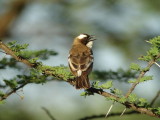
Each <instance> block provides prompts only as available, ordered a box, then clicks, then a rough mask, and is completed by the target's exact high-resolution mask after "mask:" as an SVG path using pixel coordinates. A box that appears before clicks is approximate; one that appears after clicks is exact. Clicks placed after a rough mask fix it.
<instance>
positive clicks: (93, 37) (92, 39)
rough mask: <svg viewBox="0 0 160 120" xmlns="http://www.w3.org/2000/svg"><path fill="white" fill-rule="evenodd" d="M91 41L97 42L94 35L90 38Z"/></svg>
mask: <svg viewBox="0 0 160 120" xmlns="http://www.w3.org/2000/svg"><path fill="white" fill-rule="evenodd" d="M89 39H90V40H89V41H94V40H97V39H96V38H95V36H94V35H90V38H89Z"/></svg>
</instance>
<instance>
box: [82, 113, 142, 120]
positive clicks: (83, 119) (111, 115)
mask: <svg viewBox="0 0 160 120" xmlns="http://www.w3.org/2000/svg"><path fill="white" fill-rule="evenodd" d="M130 114H139V113H138V112H136V111H129V112H126V113H125V115H130ZM120 115H121V113H111V114H109V115H108V116H107V118H108V117H113V116H120ZM105 116H106V115H105V114H101V115H92V116H88V117H84V118H80V119H79V120H91V119H95V118H104V117H105Z"/></svg>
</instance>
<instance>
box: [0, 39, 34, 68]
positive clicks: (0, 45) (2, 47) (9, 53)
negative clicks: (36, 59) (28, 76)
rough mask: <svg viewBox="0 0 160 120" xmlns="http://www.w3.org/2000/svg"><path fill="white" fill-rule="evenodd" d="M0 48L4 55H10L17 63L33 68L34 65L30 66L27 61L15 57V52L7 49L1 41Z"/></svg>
mask: <svg viewBox="0 0 160 120" xmlns="http://www.w3.org/2000/svg"><path fill="white" fill-rule="evenodd" d="M0 48H1V49H2V50H4V51H5V53H7V54H8V55H11V56H12V57H13V58H15V59H16V60H17V61H19V62H22V63H24V64H26V65H27V66H29V67H33V66H34V64H31V63H30V62H29V61H28V60H26V59H22V58H19V57H18V56H16V55H15V52H14V51H12V50H11V49H10V48H9V47H7V46H6V45H5V44H4V43H3V42H2V41H0Z"/></svg>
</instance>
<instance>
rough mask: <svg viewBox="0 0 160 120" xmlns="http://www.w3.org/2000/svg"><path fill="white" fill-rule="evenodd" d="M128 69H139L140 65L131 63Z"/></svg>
mask: <svg viewBox="0 0 160 120" xmlns="http://www.w3.org/2000/svg"><path fill="white" fill-rule="evenodd" d="M130 69H132V70H137V71H140V69H141V67H140V66H139V65H138V64H135V63H131V65H130Z"/></svg>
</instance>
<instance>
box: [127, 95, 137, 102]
mask: <svg viewBox="0 0 160 120" xmlns="http://www.w3.org/2000/svg"><path fill="white" fill-rule="evenodd" d="M137 99H138V98H137V95H136V94H130V95H129V97H128V100H129V102H131V103H135V102H136V101H137Z"/></svg>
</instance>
